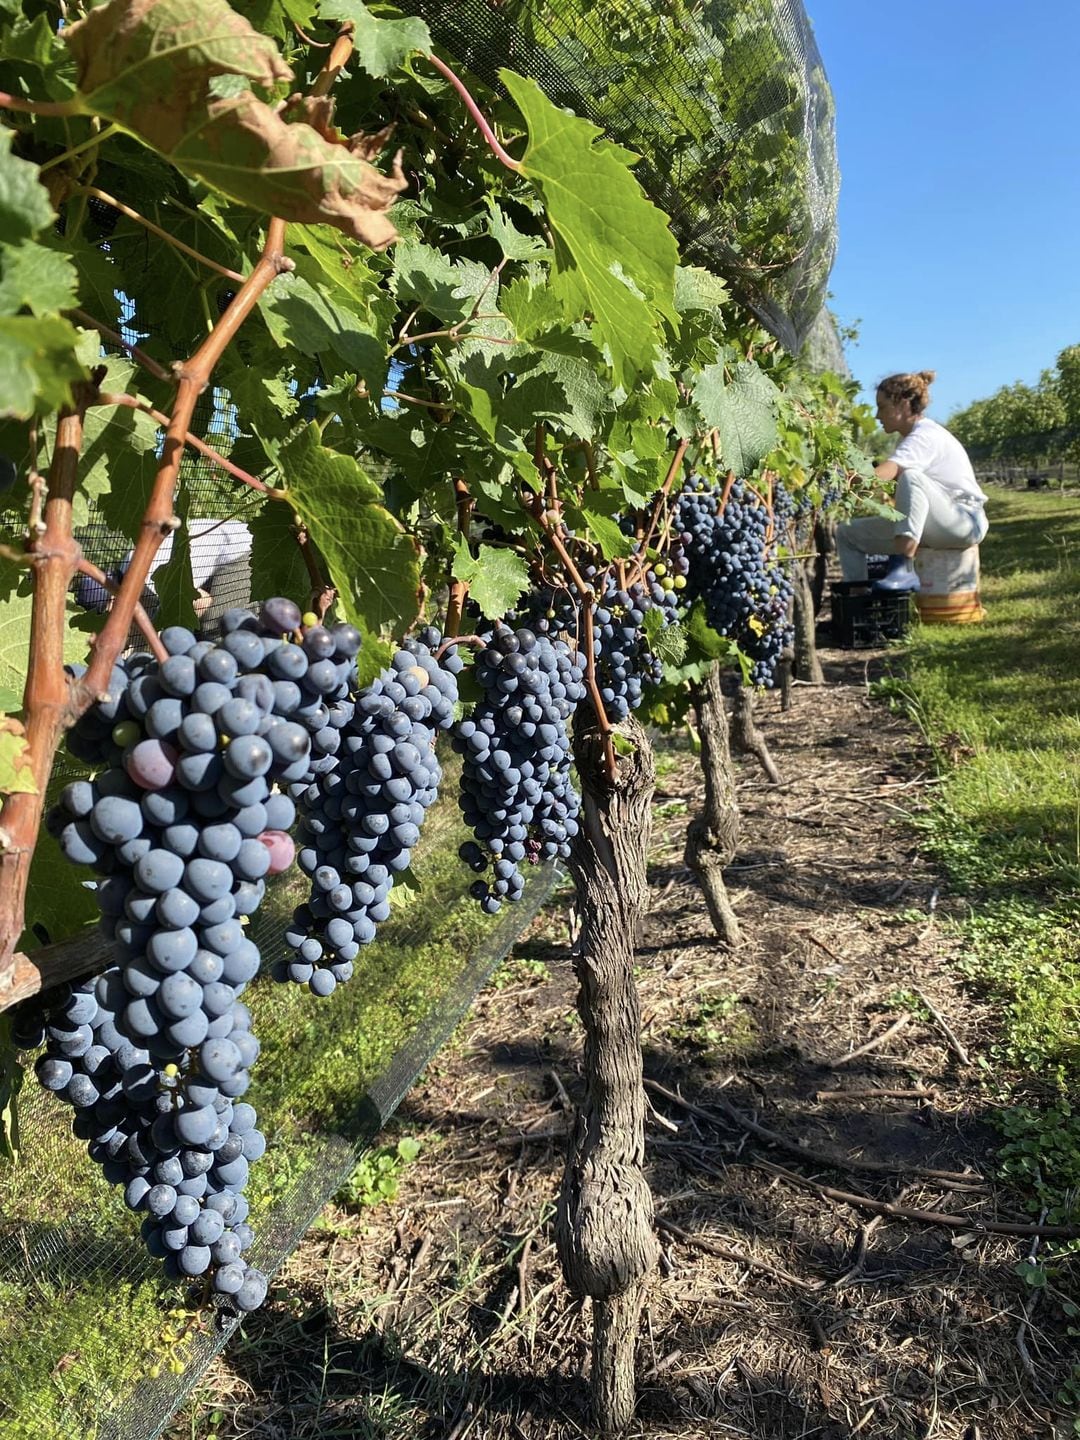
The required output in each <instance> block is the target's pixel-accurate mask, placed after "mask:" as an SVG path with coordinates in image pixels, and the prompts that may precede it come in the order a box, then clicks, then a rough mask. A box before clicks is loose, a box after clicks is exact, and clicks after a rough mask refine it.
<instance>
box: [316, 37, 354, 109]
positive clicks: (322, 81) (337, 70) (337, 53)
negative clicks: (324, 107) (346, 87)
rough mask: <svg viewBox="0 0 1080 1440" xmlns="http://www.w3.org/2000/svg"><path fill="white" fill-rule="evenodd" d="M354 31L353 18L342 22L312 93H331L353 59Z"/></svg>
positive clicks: (318, 94) (317, 94)
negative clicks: (335, 82)
mask: <svg viewBox="0 0 1080 1440" xmlns="http://www.w3.org/2000/svg"><path fill="white" fill-rule="evenodd" d="M354 31H355V26H354V25H353V22H352V21H351V20H345V21H343V22H342V24H341V26H340V28H339V30H338V36H337V39H336V40H335V41H334V43H333V45H332V46H331V48H330V54H329V55H328V56H327V57H326V59H325V61H324V62H323V66H322V69H321V70H320V71H319V73H318V75H317V76H316V77H315V83H314V84H313V85H312V87H311V93H312V95H314V96H320V95H328V94H329V93H330V90H331V88H332V87H333V84H334V81H335V80H336V79H337V78H338V76H339V75H340V74H341V72H342V70H344V69H345V66H346V65H347V64H348V63H349V61H350V60H351V59H352V53H353V47H354V46H355V44H356V40H355V36H354ZM305 38H306V37H305ZM309 43H311V44H314V43H315V42H314V41H311V42H309Z"/></svg>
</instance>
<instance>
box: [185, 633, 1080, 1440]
mask: <svg viewBox="0 0 1080 1440" xmlns="http://www.w3.org/2000/svg"><path fill="white" fill-rule="evenodd" d="M823 659H824V661H825V664H826V674H827V677H828V683H827V684H826V686H824V687H822V688H813V687H802V686H797V687H796V689H795V692H794V705H793V708H792V709H791V710H790V711H789V712H788V713H786V714H783V713H781V712H780V708H779V701H778V698H777V697H776V696H773V695H769V696H767V697H765V698H764V699H763V700H760V701H759V702H758V718H759V723H760V724H761V726H762V728H763V729H764V731H765V733H766V736H767V738H768V741H769V744H770V747H771V749H772V753H773V756H774V758H775V760H776V762H777V764H778V766H779V768H780V770H781V773H782V778H783V783H782V784H781V785H780V786H779V787H773V786H769V785H768V784H766V783H765V782H764V779H763V777H762V776H761V774H760V772H759V771H758V770H757V768H756V764H755V762H753V761H751V760H749V759H743V760H740V761H739V762H738V764H739V770H740V797H741V802H742V807H743V821H744V825H743V837H742V844H741V846H740V850H739V853H738V855H737V857H736V861H735V863H734V864H733V865H732V866H731V868H730V870H729V872H728V877H729V886H730V888H731V893H732V895H733V899H734V902H735V906H736V909H737V911H738V914H739V916H740V921H741V923H742V925H743V928H744V932H745V940H744V944H743V945H742V947H741V948H740V949H739V950H738V951H737V952H735V953H731V952H729V951H728V950H726V949H725V948H724V947H723V946H722V945H721V944H719V943H718V942H717V941H716V939H715V937H714V936H713V934H712V933H711V930H710V926H709V922H708V917H707V915H706V913H705V909H704V905H703V903H702V899H701V895H700V892H699V891H698V889H697V887H696V884H695V882H694V880H693V878H692V877H691V876H690V875H689V873H688V872H687V871H686V869H685V868H684V866H683V860H682V847H683V841H684V835H685V827H686V820H687V816H688V814H689V813H692V810H693V807H694V805H695V804H696V803H697V800H698V797H699V793H700V770H699V768H698V766H697V763H696V761H695V759H694V757H693V755H692V754H691V753H690V752H689V750H687V749H679V748H671V747H670V746H665V748H664V750H663V752H662V754H663V755H664V756H665V757H667V759H666V760H664V761H663V762H662V764H661V779H660V781H659V784H658V788H657V797H656V803H655V807H654V825H655V833H654V838H653V847H652V865H651V872H650V883H651V908H650V910H649V913H648V915H647V917H646V919H645V922H644V925H643V928H642V933H641V935H640V937H639V944H638V949H637V961H638V968H639V983H640V992H641V1003H642V1018H643V1047H644V1057H645V1074H646V1077H647V1082H648V1083H649V1087H650V1088H649V1096H650V1101H651V1104H652V1107H653V1115H652V1117H651V1120H650V1124H649V1127H648V1157H647V1158H648V1177H649V1181H650V1183H651V1186H652V1190H653V1193H654V1195H655V1197H656V1206H657V1217H658V1233H659V1236H660V1240H661V1243H662V1256H661V1263H660V1267H659V1269H658V1271H657V1273H656V1274H655V1276H654V1277H653V1280H652V1282H651V1286H650V1292H649V1297H648V1301H647V1305H646V1309H645V1312H644V1315H643V1320H642V1329H641V1343H640V1347H639V1355H638V1393H639V1406H638V1419H637V1421H636V1422H635V1425H634V1427H633V1428H632V1430H631V1431H630V1432H629V1434H630V1435H631V1436H632V1437H637V1436H641V1437H645V1436H648V1437H656V1440H660V1437H667V1436H671V1437H675V1436H679V1437H688V1440H694V1437H699V1436H700V1437H726V1436H747V1437H754V1440H789V1437H790V1440H796V1437H798V1440H804V1437H811V1436H813V1437H820V1440H848V1437H852V1436H856V1435H859V1436H862V1437H864V1440H878V1437H880V1440H885V1437H888V1440H909V1437H911V1440H916V1437H918V1440H922V1437H925V1440H931V1437H937V1440H1028V1437H1036V1436H1037V1437H1051V1436H1054V1435H1059V1436H1062V1437H1063V1436H1064V1435H1066V1434H1072V1433H1074V1432H1073V1430H1072V1428H1071V1426H1072V1420H1071V1417H1067V1416H1065V1415H1064V1413H1063V1412H1059V1411H1058V1410H1057V1409H1056V1408H1055V1407H1054V1405H1053V1403H1052V1396H1053V1395H1054V1393H1055V1391H1056V1390H1057V1388H1058V1387H1059V1386H1060V1385H1061V1383H1062V1381H1063V1380H1064V1378H1065V1377H1066V1376H1067V1374H1068V1371H1069V1367H1070V1365H1071V1363H1072V1359H1073V1356H1072V1353H1071V1352H1072V1350H1073V1348H1074V1346H1073V1342H1072V1341H1070V1340H1069V1339H1068V1338H1067V1337H1066V1332H1065V1329H1064V1326H1065V1322H1064V1320H1063V1319H1062V1318H1061V1316H1060V1313H1059V1310H1060V1307H1059V1306H1058V1305H1057V1304H1055V1303H1053V1301H1052V1300H1050V1299H1044V1298H1042V1297H1040V1296H1038V1295H1037V1293H1036V1292H1033V1291H1031V1290H1028V1289H1027V1288H1026V1287H1025V1285H1024V1284H1023V1282H1022V1280H1021V1279H1020V1278H1019V1277H1018V1275H1017V1274H1016V1266H1017V1264H1018V1262H1021V1261H1023V1260H1024V1259H1025V1258H1027V1257H1028V1256H1029V1254H1030V1253H1031V1252H1032V1241H1031V1240H1030V1239H1028V1238H1022V1237H1016V1236H997V1235H987V1234H985V1233H984V1232H983V1231H982V1230H981V1228H980V1227H981V1226H982V1225H984V1224H985V1223H986V1222H1003V1223H1006V1224H1008V1223H1020V1224H1023V1223H1025V1222H1027V1221H1029V1220H1030V1218H1031V1217H1030V1216H1028V1215H1026V1214H1025V1213H1023V1211H1022V1210H1020V1209H1019V1206H1018V1201H1017V1198H1016V1197H1015V1196H1012V1195H1010V1194H1009V1193H1007V1192H1006V1191H1003V1190H1001V1189H999V1188H995V1187H992V1186H987V1185H983V1184H980V1182H979V1180H978V1178H977V1177H978V1176H979V1175H986V1174H988V1173H990V1171H989V1167H990V1165H991V1163H992V1162H991V1155H992V1150H993V1147H994V1144H995V1141H996V1133H995V1132H994V1131H993V1130H992V1129H991V1128H990V1126H989V1124H988V1123H987V1118H986V1117H987V1111H988V1098H987V1096H986V1095H985V1093H984V1092H983V1091H982V1090H981V1089H980V1075H981V1073H982V1072H981V1071H980V1068H979V1066H978V1064H977V1060H978V1055H979V1052H980V1051H981V1050H983V1049H985V1047H986V1046H987V1045H988V1044H989V1043H990V1042H991V1040H992V1038H993V1025H994V1021H993V1015H992V1014H991V1013H990V1012H989V1011H987V1010H985V1009H984V1008H982V1007H980V1005H979V1003H978V1002H977V1001H976V1000H975V999H973V998H972V997H971V996H970V995H969V994H965V993H963V992H962V990H961V986H960V982H959V980H958V977H957V972H956V970H955V968H954V967H955V961H956V958H957V955H956V943H957V942H956V941H955V940H954V939H952V938H950V936H949V934H948V933H947V926H944V925H943V923H942V921H943V917H945V916H947V915H948V914H949V913H950V912H951V911H952V910H953V906H954V902H953V900H952V898H951V897H950V896H949V895H948V893H947V890H946V888H945V886H944V884H943V882H942V880H941V877H940V876H939V875H937V874H935V872H934V870H933V868H932V867H931V866H930V865H929V864H928V863H927V862H926V861H925V860H924V859H923V858H922V857H921V856H920V853H919V850H918V846H917V843H916V838H915V833H914V831H913V830H912V829H911V828H909V827H908V825H907V824H906V823H905V820H904V815H905V813H907V812H910V811H911V810H913V809H917V808H918V806H919V805H920V804H921V803H925V796H926V794H927V793H928V790H929V787H931V786H932V785H933V784H934V777H933V770H932V767H931V764H930V759H929V756H928V755H927V754H926V752H925V751H924V750H923V748H922V747H921V745H920V742H919V740H918V737H917V736H916V735H915V733H914V732H913V730H912V728H911V726H910V725H909V724H908V723H907V722H906V721H905V720H903V719H901V718H899V717H896V716H892V715H890V714H889V713H888V712H887V711H886V710H885V709H884V708H883V707H882V706H881V705H879V704H876V703H874V702H873V701H872V700H871V699H870V698H869V692H868V687H867V683H866V682H867V679H868V677H869V678H872V677H873V675H874V674H875V673H876V672H878V671H880V667H881V657H879V656H876V655H870V656H867V655H864V654H861V653H860V654H858V655H852V654H843V653H840V652H829V651H825V652H823ZM958 760H959V761H960V762H962V756H961V757H958ZM569 901H570V896H569V893H568V892H567V893H566V894H565V895H564V899H563V903H562V904H561V905H555V906H552V907H549V909H548V910H547V911H546V912H545V913H544V914H543V915H542V916H541V917H540V919H539V920H538V921H537V923H536V925H535V926H534V928H533V931H532V932H531V934H530V936H529V937H528V939H527V941H526V942H525V943H524V944H523V945H521V946H519V947H518V949H517V951H516V952H515V956H516V958H515V959H513V960H512V961H511V962H510V963H509V964H508V965H507V966H506V967H505V968H504V970H503V971H502V972H501V974H500V975H499V977H497V983H496V984H495V985H493V986H491V987H489V988H488V989H487V990H486V991H485V992H484V993H483V994H482V995H481V996H480V997H479V999H478V1001H477V1003H476V1006H475V1008H474V1010H473V1011H472V1013H471V1015H470V1017H469V1018H468V1020H467V1021H466V1022H465V1023H464V1024H463V1026H462V1027H461V1029H460V1030H459V1032H458V1035H457V1036H456V1038H455V1040H454V1041H453V1042H452V1043H451V1045H450V1046H449V1047H447V1049H446V1050H444V1051H443V1053H442V1054H441V1055H440V1057H439V1059H438V1061H437V1062H436V1064H435V1065H433V1066H432V1067H431V1068H430V1069H429V1071H428V1072H427V1073H426V1074H425V1076H424V1077H422V1079H421V1082H420V1083H419V1084H418V1086H417V1087H416V1088H415V1089H414V1090H413V1091H412V1093H411V1094H410V1095H409V1096H408V1097H407V1098H406V1100H405V1101H404V1103H403V1104H402V1107H401V1110H400V1112H399V1120H400V1124H401V1128H402V1130H403V1131H404V1132H405V1133H408V1134H412V1135H416V1136H417V1138H418V1139H420V1141H421V1142H422V1145H423V1150H422V1153H421V1156H420V1158H419V1159H418V1160H417V1161H416V1162H415V1163H413V1164H412V1165H410V1166H409V1167H408V1168H407V1169H406V1170H405V1171H404V1173H403V1175H402V1179H401V1185H400V1190H399V1194H398V1198H397V1200H396V1202H395V1203H394V1204H393V1205H383V1206H379V1207H377V1208H372V1209H367V1210H361V1211H358V1212H357V1211H354V1212H349V1211H347V1210H345V1209H343V1208H340V1207H336V1206H331V1207H328V1209H327V1211H326V1212H325V1213H324V1215H323V1217H322V1220H321V1222H320V1226H319V1227H318V1228H316V1229H315V1230H313V1231H312V1232H310V1233H309V1235H308V1236H307V1237H306V1239H305V1240H304V1241H303V1243H302V1244H301V1246H300V1248H299V1249H298V1250H297V1252H296V1253H295V1254H294V1256H293V1257H292V1258H291V1260H290V1261H289V1263H288V1266H287V1267H286V1270H285V1271H284V1272H283V1274H282V1275H281V1277H279V1281H280V1284H281V1287H282V1289H281V1290H280V1291H279V1292H278V1293H279V1298H278V1299H277V1300H276V1301H275V1303H273V1304H272V1305H270V1306H269V1307H268V1308H267V1310H266V1311H265V1312H264V1313H262V1314H260V1315H258V1316H255V1317H253V1318H252V1320H251V1321H249V1322H248V1324H247V1326H246V1332H247V1335H246V1339H245V1340H243V1341H240V1342H237V1343H235V1344H234V1345H233V1346H231V1347H230V1349H229V1350H228V1352H227V1353H226V1354H225V1355H224V1356H223V1357H222V1358H221V1359H219V1360H218V1361H217V1362H216V1364H215V1366H214V1367H213V1369H212V1371H211V1372H210V1374H209V1376H208V1380H207V1382H206V1383H204V1384H203V1385H202V1386H201V1387H200V1391H199V1399H198V1403H197V1404H196V1405H195V1406H194V1407H193V1408H192V1409H191V1410H189V1413H188V1415H187V1416H186V1417H185V1420H184V1422H183V1425H182V1426H180V1427H178V1428H177V1429H176V1430H175V1431H174V1435H175V1436H177V1437H179V1435H181V1434H183V1435H185V1436H187V1435H192V1434H197V1435H201V1436H205V1435H207V1434H208V1433H210V1432H211V1431H212V1433H213V1434H214V1435H216V1436H217V1437H218V1440H226V1437H239V1436H253V1437H254V1436H258V1437H266V1440H278V1437H281V1440H286V1437H288V1440H307V1437H315V1436H319V1437H323V1440H325V1437H331V1436H343V1437H345V1436H348V1437H354V1440H358V1437H365V1436H371V1437H380V1440H405V1437H408V1440H436V1437H438V1440H465V1437H466V1436H472V1437H474V1440H573V1437H577V1436H580V1435H583V1434H587V1433H589V1432H588V1428H587V1418H586V1417H587V1394H586V1386H585V1382H584V1381H583V1379H582V1375H583V1374H584V1373H585V1372H586V1371H587V1368H588V1363H589V1323H588V1308H587V1306H582V1305H581V1304H580V1303H578V1302H576V1301H574V1300H573V1299H572V1298H571V1297H570V1296H569V1295H568V1294H567V1293H566V1291H565V1289H564V1287H563V1284H562V1280H561V1276H560V1272H559V1267H558V1262H557V1258H556V1255H555V1249H554V1243H553V1230H552V1221H553V1212H554V1202H555V1197H556V1194H557V1190H558V1185H559V1180H560V1174H561V1163H562V1154H563V1139H562V1136H563V1134H564V1132H565V1127H566V1123H567V1116H568V1112H569V1110H570V1109H571V1107H572V1104H573V1100H574V1097H575V1094H576V1093H577V1092H578V1089H579V1073H580V1045H581V1027H580V1024H579V1023H578V1021H577V1016H576V1013H575V1011H574V1000H575V995H576V985H575V982H574V978H573V974H572V970H571V964H570V935H571V926H572V923H573V918H572V914H571V912H570V910H569ZM905 1017H907V1018H905ZM897 1022H900V1024H899V1026H897ZM890 1027H892V1034H891V1035H890V1036H888V1037H887V1038H883V1037H885V1032H887V1031H888V1030H889V1029H890ZM868 1042H870V1047H869V1048H867V1050H866V1052H865V1053H863V1054H861V1055H856V1056H855V1057H854V1058H850V1059H849V1058H848V1057H849V1056H850V1055H851V1052H853V1051H857V1050H859V1048H860V1047H863V1046H868ZM873 1042H878V1043H876V1044H874V1043H873ZM748 1122H749V1123H748ZM755 1126H756V1127H758V1128H757V1130H756V1131H755V1130H754V1128H753V1127H755ZM762 1129H764V1130H766V1131H769V1132H773V1136H774V1137H777V1138H779V1139H780V1140H781V1141H782V1143H775V1142H774V1140H772V1139H770V1137H769V1136H767V1135H764V1136H763V1134H762ZM809 1152H819V1153H818V1154H816V1155H814V1154H811V1153H809ZM820 1152H828V1155H834V1156H836V1157H838V1159H837V1163H836V1164H834V1165H830V1164H827V1163H825V1161H823V1160H822V1158H821V1154H820ZM827 1158H828V1156H827V1157H826V1159H827ZM920 1170H922V1171H925V1170H938V1171H947V1172H953V1173H954V1174H958V1175H959V1174H964V1173H970V1174H971V1176H972V1178H971V1179H970V1180H967V1181H966V1182H965V1181H963V1180H959V1179H953V1180H948V1179H942V1178H937V1177H932V1176H927V1175H925V1174H920V1173H919V1171H920ZM806 1182H810V1184H811V1185H815V1184H816V1185H817V1186H818V1187H826V1188H831V1189H833V1190H836V1191H840V1192H844V1193H846V1194H848V1195H851V1194H853V1193H854V1194H857V1195H861V1196H863V1197H866V1198H868V1199H870V1200H878V1201H887V1202H892V1203H894V1204H897V1205H902V1206H904V1207H908V1208H911V1209H917V1210H929V1211H936V1212H948V1213H949V1214H950V1215H958V1216H962V1217H964V1219H963V1225H962V1228H960V1229H959V1230H957V1229H949V1228H946V1227H945V1226H941V1225H935V1224H928V1223H924V1222H920V1221H918V1220H917V1219H916V1220H911V1219H898V1218H894V1217H889V1216H884V1215H880V1214H875V1213H874V1212H873V1210H872V1209H870V1208H864V1207H858V1206H856V1205H853V1204H851V1203H850V1202H849V1201H844V1200H842V1199H839V1198H837V1197H836V1196H835V1195H833V1196H831V1197H830V1196H828V1195H826V1194H823V1193H822V1192H821V1189H820V1188H818V1189H814V1188H808V1185H807V1183H806ZM1033 1299H1034V1303H1033Z"/></svg>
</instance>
